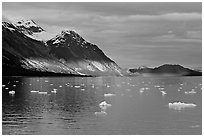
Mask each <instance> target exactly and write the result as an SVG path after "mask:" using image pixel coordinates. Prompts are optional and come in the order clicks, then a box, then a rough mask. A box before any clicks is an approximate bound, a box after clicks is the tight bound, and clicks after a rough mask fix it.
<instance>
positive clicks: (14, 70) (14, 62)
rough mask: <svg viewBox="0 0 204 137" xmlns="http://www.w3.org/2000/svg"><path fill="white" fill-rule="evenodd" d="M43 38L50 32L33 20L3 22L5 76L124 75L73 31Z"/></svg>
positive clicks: (94, 47)
mask: <svg viewBox="0 0 204 137" xmlns="http://www.w3.org/2000/svg"><path fill="white" fill-rule="evenodd" d="M43 36H48V32H46V30H44V29H43V28H41V27H40V26H38V25H37V24H36V23H35V22H34V21H33V20H27V21H19V22H17V23H16V24H12V23H8V22H3V23H2V65H3V67H2V68H3V75H79V76H101V75H117V76H121V75H122V74H121V68H120V67H119V66H118V65H117V64H116V63H115V62H114V61H113V60H111V59H110V58H108V57H107V56H106V55H105V54H104V53H103V51H102V50H101V49H99V48H98V46H96V45H94V44H92V43H89V42H87V41H86V40H84V39H83V38H82V37H81V36H80V35H79V34H77V33H76V32H74V31H71V30H63V31H61V33H60V34H58V35H56V36H54V37H52V38H49V39H46V38H45V37H43ZM41 37H42V38H41ZM45 39H46V40H45Z"/></svg>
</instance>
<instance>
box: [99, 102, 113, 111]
mask: <svg viewBox="0 0 204 137" xmlns="http://www.w3.org/2000/svg"><path fill="white" fill-rule="evenodd" d="M111 106H112V105H111V104H108V103H107V102H106V101H103V102H101V103H100V104H99V107H100V108H101V109H102V110H106V109H107V108H109V107H111Z"/></svg>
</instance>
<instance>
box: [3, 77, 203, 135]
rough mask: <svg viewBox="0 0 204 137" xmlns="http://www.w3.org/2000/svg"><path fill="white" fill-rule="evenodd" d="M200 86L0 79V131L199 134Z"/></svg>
mask: <svg viewBox="0 0 204 137" xmlns="http://www.w3.org/2000/svg"><path fill="white" fill-rule="evenodd" d="M201 88H202V77H140V76H138V77H95V78H91V77H87V78H82V77H3V83H2V109H3V110H2V133H3V134H55V135H56V134H78V135H80V134H106V135H108V134H122V135H125V134H137V135H138V134H190V135H192V134H202V89H201ZM11 91H15V94H14V93H13V92H11ZM12 93H13V94H12ZM104 101H105V103H107V104H108V105H106V104H105V105H104V106H100V105H99V104H100V103H101V102H104ZM178 102H181V103H180V104H176V103H178ZM169 103H174V104H173V105H171V106H170V105H169ZM104 107H105V108H104Z"/></svg>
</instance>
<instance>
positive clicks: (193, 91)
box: [184, 89, 196, 94]
mask: <svg viewBox="0 0 204 137" xmlns="http://www.w3.org/2000/svg"><path fill="white" fill-rule="evenodd" d="M184 93H185V94H196V92H195V90H194V89H192V90H191V91H186V92H184Z"/></svg>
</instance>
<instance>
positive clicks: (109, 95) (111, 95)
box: [104, 93, 116, 97]
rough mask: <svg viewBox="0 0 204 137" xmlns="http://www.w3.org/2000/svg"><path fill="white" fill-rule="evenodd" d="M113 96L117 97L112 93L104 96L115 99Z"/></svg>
mask: <svg viewBox="0 0 204 137" xmlns="http://www.w3.org/2000/svg"><path fill="white" fill-rule="evenodd" d="M113 96H116V95H115V94H111V93H108V94H104V97H113Z"/></svg>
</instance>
